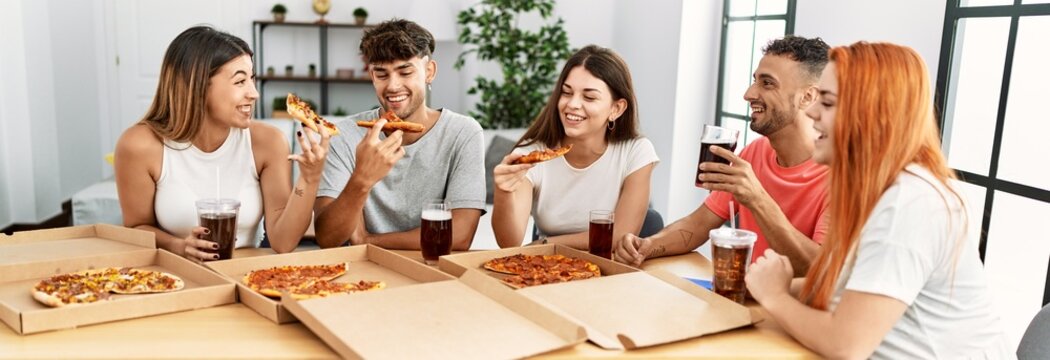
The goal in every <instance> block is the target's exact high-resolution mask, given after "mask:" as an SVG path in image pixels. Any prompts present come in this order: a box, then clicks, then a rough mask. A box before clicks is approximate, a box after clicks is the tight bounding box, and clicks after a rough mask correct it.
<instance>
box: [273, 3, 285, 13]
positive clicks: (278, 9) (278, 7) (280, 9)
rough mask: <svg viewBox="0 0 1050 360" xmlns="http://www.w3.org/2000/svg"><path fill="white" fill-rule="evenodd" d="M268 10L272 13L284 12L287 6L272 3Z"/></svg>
mask: <svg viewBox="0 0 1050 360" xmlns="http://www.w3.org/2000/svg"><path fill="white" fill-rule="evenodd" d="M270 12H271V13H274V14H285V13H287V12H288V8H286V7H284V4H280V3H278V4H277V5H274V6H273V8H272V9H270Z"/></svg>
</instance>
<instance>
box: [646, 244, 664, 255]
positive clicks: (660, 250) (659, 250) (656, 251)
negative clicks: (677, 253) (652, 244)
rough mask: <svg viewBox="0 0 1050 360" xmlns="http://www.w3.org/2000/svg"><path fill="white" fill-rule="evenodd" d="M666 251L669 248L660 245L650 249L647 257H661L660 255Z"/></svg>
mask: <svg viewBox="0 0 1050 360" xmlns="http://www.w3.org/2000/svg"><path fill="white" fill-rule="evenodd" d="M665 252H667V248H666V247H664V246H663V245H660V247H658V248H655V249H653V251H650V252H649V256H646V257H648V258H653V257H659V256H660V255H663V254H664V253H665Z"/></svg>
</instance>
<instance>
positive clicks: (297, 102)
mask: <svg viewBox="0 0 1050 360" xmlns="http://www.w3.org/2000/svg"><path fill="white" fill-rule="evenodd" d="M285 103H286V105H287V108H288V114H289V115H291V116H292V117H293V118H295V119H296V120H299V122H301V123H303V126H306V127H308V128H310V130H313V131H315V132H317V133H320V132H321V131H320V128H321V127H324V128H325V129H328V135H329V136H336V135H339V127H337V126H335V124H333V123H332V122H330V121H328V120H325V118H323V117H321V116H320V115H317V113H316V112H314V110H313V109H311V108H310V104H308V103H307V102H305V101H303V99H300V98H299V97H298V96H296V95H295V94H293V93H288V97H287V98H286V99H285Z"/></svg>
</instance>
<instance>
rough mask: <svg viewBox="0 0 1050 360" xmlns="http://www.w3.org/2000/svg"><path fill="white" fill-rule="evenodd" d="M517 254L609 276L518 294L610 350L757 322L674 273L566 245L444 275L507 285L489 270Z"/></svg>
mask: <svg viewBox="0 0 1050 360" xmlns="http://www.w3.org/2000/svg"><path fill="white" fill-rule="evenodd" d="M514 254H528V255H552V254H561V255H565V256H572V257H576V258H582V259H584V260H588V261H590V262H593V263H595V264H596V265H598V267H599V268H600V269H601V271H602V276H601V277H599V278H593V279H586V280H577V281H571V282H566V283H557V284H548V285H541V286H532V287H526V288H522V289H519V290H516V291H515V292H516V293H519V294H522V295H525V296H526V297H528V298H529V299H531V300H532V301H534V302H536V303H537V304H539V305H541V306H544V307H547V308H550V309H554V310H556V311H558V312H560V313H564V314H566V315H567V316H569V317H570V318H572V319H573V320H574V321H575V322H577V323H579V324H582V325H583V326H584V327H585V328H586V330H587V337H588V339H589V340H590V341H591V342H593V343H595V344H597V345H598V346H600V347H602V348H606V349H613V350H631V349H637V348H643V347H648V346H654V345H660V344H665V343H669V342H674V341H680V340H685V339H690V338H695V337H699V336H703V335H708V334H713V333H718V332H722V331H726V330H730V329H735V328H738V327H743V326H747V325H750V324H752V323H753V322H754V321H753V320H752V317H751V312H750V311H748V309H747V308H746V307H744V306H743V305H740V304H737V303H735V302H732V301H730V300H728V299H726V298H723V297H722V296H719V295H717V294H715V293H713V292H710V291H708V290H706V289H704V288H701V287H699V286H696V285H694V284H693V283H691V282H689V281H688V280H685V279H683V278H681V277H678V276H676V275H674V274H671V273H669V272H666V271H654V272H643V271H641V270H638V269H636V268H633V267H630V266H627V265H624V264H620V263H617V262H614V261H612V260H609V259H605V258H601V257H598V256H594V255H591V254H589V253H586V252H582V251H578V250H575V249H572V248H569V247H567V246H563V245H556V244H550V245H541V246H528V247H521V248H512V249H503V250H493V251H484V252H471V253H463V254H457V255H449V256H442V257H441V258H440V261H439V263H438V267H439V268H440V269H441V270H443V271H445V272H448V273H450V274H453V275H457V276H468V275H470V274H478V275H482V276H481V277H482V278H483V279H484V280H486V281H488V282H492V283H494V284H499V285H503V284H502V282H500V281H499V279H500V278H502V277H505V276H507V275H504V274H499V273H495V272H492V271H489V270H485V269H484V268H482V264H484V263H485V262H486V261H488V260H491V259H494V258H499V257H504V256H510V255H514ZM471 276H474V275H471ZM504 286H505V285H504ZM507 288H508V289H510V287H507Z"/></svg>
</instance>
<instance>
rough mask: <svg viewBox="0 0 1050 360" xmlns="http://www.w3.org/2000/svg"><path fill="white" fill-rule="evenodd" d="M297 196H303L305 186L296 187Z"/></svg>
mask: <svg viewBox="0 0 1050 360" xmlns="http://www.w3.org/2000/svg"><path fill="white" fill-rule="evenodd" d="M295 196H298V197H303V188H301V187H297V188H295Z"/></svg>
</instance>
